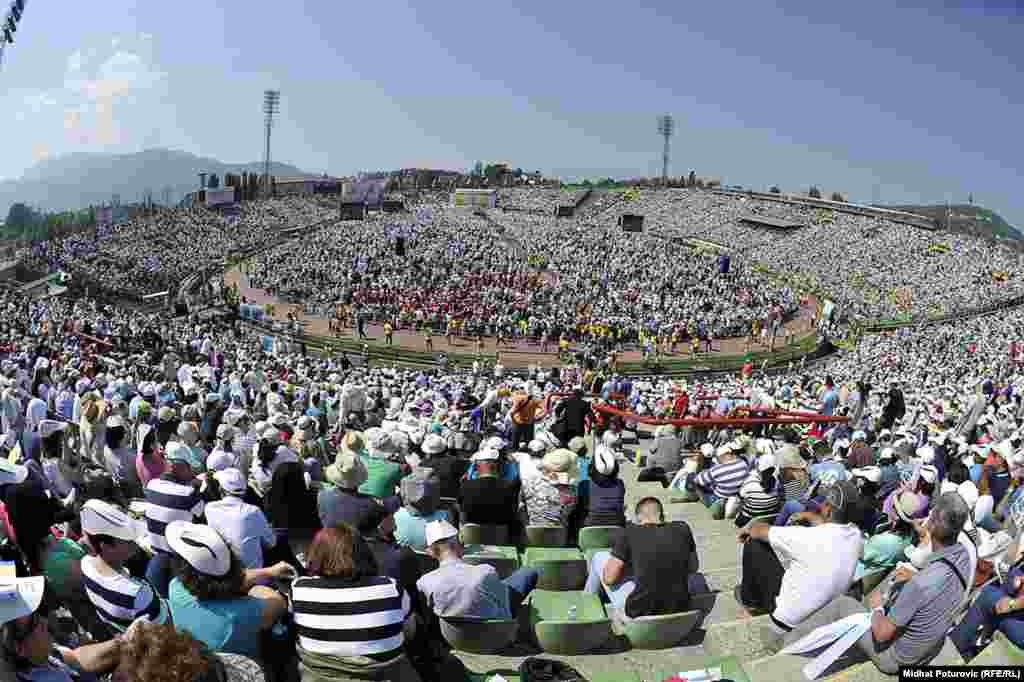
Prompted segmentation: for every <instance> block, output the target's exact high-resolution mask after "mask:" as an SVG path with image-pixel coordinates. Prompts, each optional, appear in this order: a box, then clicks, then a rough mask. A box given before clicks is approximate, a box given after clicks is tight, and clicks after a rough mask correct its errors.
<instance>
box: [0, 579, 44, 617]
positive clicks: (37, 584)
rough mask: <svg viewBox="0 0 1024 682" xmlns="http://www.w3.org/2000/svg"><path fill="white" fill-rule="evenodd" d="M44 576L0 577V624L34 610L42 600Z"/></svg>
mask: <svg viewBox="0 0 1024 682" xmlns="http://www.w3.org/2000/svg"><path fill="white" fill-rule="evenodd" d="M45 589H46V578H44V577H43V576H41V575H37V576H34V577H32V578H2V579H0V625H3V624H5V623H10V622H11V621H12V620H17V619H19V618H24V617H25V616H28V615H30V614H33V613H35V612H36V609H38V608H39V605H40V604H41V603H42V602H43V592H44V590H45Z"/></svg>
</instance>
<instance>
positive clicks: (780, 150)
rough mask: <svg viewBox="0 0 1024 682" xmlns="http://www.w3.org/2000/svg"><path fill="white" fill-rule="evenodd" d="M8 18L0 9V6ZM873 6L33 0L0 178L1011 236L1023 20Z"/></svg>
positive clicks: (1016, 6)
mask: <svg viewBox="0 0 1024 682" xmlns="http://www.w3.org/2000/svg"><path fill="white" fill-rule="evenodd" d="M2 2H3V4H5V5H6V4H8V2H9V0H2ZM980 4H982V3H974V7H972V8H950V7H949V6H948V5H949V3H946V5H947V6H946V7H943V6H941V5H940V3H938V2H935V3H928V4H922V5H921V6H919V7H916V8H913V9H911V8H905V9H903V8H894V7H893V6H892V4H891V3H888V2H843V3H833V2H826V3H822V2H815V3H811V2H799V3H798V2H794V3H786V4H778V5H774V4H773V3H769V2H724V3H719V2H698V3H695V2H657V3H647V5H646V6H645V7H642V8H633V7H631V6H630V3H622V2H618V3H602V2H593V1H591V2H575V1H570V0H561V1H559V2H521V3H518V6H517V3H503V4H502V5H500V6H499V5H492V4H491V3H488V2H486V1H484V2H477V3H469V2H462V1H461V0H458V1H457V0H443V1H441V2H437V1H435V2H424V3H405V2H395V1H392V0H376V1H367V2H352V1H351V0H346V1H344V2H337V1H330V0H292V1H290V2H268V1H265V0H260V1H258V2H251V1H250V2H242V1H241V0H237V1H236V0H222V1H221V2H216V1H213V2H211V1H209V0H208V1H206V2H194V1H192V0H175V1H174V2H156V1H154V0H146V1H144V2H142V1H140V2H129V1H127V0H102V1H101V2H54V1H52V0H29V3H28V6H27V8H26V12H25V17H24V18H23V20H22V25H21V29H20V30H19V31H18V33H17V35H16V36H15V40H16V42H15V44H14V45H13V46H10V47H9V48H8V50H7V53H6V55H5V57H4V65H3V70H2V72H0V126H2V130H3V131H4V132H3V135H2V137H0V149H2V151H0V178H13V177H19V176H20V175H21V174H22V172H23V171H24V170H25V169H26V168H27V167H29V166H30V165H32V163H34V161H35V160H37V159H40V158H44V157H46V156H52V155H58V154H62V153H66V152H69V151H78V150H82V151H86V150H107V151H137V150H139V149H143V148H147V147H155V146H166V147H171V148H177V149H183V150H186V151H190V152H194V153H199V154H203V155H208V156H213V157H216V158H219V159H222V160H224V161H233V162H234V161H237V162H241V161H252V160H257V159H260V158H261V157H262V153H263V151H262V150H263V147H262V115H261V112H260V108H261V95H262V90H263V89H264V88H267V87H275V88H279V89H280V90H281V91H282V102H281V115H280V119H279V123H278V125H277V127H276V131H275V135H274V144H273V147H274V157H275V158H276V159H278V160H282V161H287V162H291V163H294V164H296V165H298V166H300V167H302V168H304V169H306V170H309V171H315V172H329V173H335V174H349V173H353V172H355V171H358V170H366V169H384V168H395V167H402V166H412V165H420V166H439V167H451V168H467V167H469V166H471V165H472V163H473V161H474V160H476V159H481V160H485V161H487V160H507V161H509V162H511V163H513V164H515V165H519V166H522V167H524V168H528V169H529V170H535V169H539V170H541V171H542V172H545V173H560V174H580V173H583V174H593V175H599V174H614V175H627V174H628V175H633V174H650V173H658V172H660V150H661V145H660V140H659V139H658V137H657V135H656V124H655V117H656V115H657V114H659V113H662V112H667V113H672V114H674V115H675V117H676V121H677V124H678V132H677V134H676V136H675V138H674V140H673V163H672V168H671V171H672V173H674V174H682V173H685V172H687V171H688V170H689V169H691V168H694V169H696V170H697V172H698V174H700V175H705V176H715V177H720V178H722V179H723V180H724V181H725V182H726V183H728V184H739V185H744V186H750V187H755V188H761V189H766V188H767V187H769V186H770V185H772V184H778V185H780V186H781V187H782V188H783V189H786V190H806V188H807V187H808V186H809V185H810V184H811V183H817V184H818V185H819V186H820V187H821V188H822V189H823V190H824V191H827V192H830V191H832V190H839V191H842V192H845V193H847V194H848V195H849V196H850V198H851V199H853V200H861V201H872V200H880V201H883V202H889V203H892V202H901V201H913V202H919V201H920V202H936V203H939V202H943V201H946V200H950V201H954V202H959V201H966V199H967V195H968V193H969V192H973V194H974V197H975V201H976V202H977V203H980V204H982V205H985V206H989V207H991V208H993V209H995V210H997V211H999V212H1001V213H1003V215H1004V217H1006V218H1007V219H1008V220H1010V221H1011V222H1013V223H1015V224H1016V225H1018V226H1021V227H1024V191H1022V187H1021V179H1022V177H1021V176H1022V175H1024V174H1022V172H1021V168H1022V167H1024V163H1022V161H1021V159H1022V152H1024V143H1022V139H1024V136H1022V134H1021V130H1020V126H1021V121H1022V120H1024V92H1022V88H1021V85H1022V78H1021V73H1024V41H1022V40H1021V36H1022V35H1024V10H1022V9H1021V3H1020V2H1013V1H1006V0H1004V1H1003V2H1001V3H984V8H983V9H979V8H978V5H980Z"/></svg>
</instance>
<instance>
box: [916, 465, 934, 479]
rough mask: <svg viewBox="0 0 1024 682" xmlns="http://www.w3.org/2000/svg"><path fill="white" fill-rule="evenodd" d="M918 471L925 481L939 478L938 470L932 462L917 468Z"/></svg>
mask: <svg viewBox="0 0 1024 682" xmlns="http://www.w3.org/2000/svg"><path fill="white" fill-rule="evenodd" d="M918 473H919V474H921V478H923V479H924V480H925V482H926V483H935V481H937V480H938V479H939V470H938V469H936V468H935V466H934V465H932V464H925V465H924V466H922V467H921V468H920V469H919V470H918Z"/></svg>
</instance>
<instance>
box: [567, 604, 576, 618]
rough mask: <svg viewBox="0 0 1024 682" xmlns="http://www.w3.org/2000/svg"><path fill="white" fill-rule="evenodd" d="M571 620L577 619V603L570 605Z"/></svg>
mask: <svg viewBox="0 0 1024 682" xmlns="http://www.w3.org/2000/svg"><path fill="white" fill-rule="evenodd" d="M569 620H570V621H575V620H576V606H575V605H573V606H570V607H569Z"/></svg>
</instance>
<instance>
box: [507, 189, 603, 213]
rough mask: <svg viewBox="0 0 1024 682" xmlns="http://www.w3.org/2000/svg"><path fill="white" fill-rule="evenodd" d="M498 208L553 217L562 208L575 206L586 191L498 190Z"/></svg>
mask: <svg viewBox="0 0 1024 682" xmlns="http://www.w3.org/2000/svg"><path fill="white" fill-rule="evenodd" d="M497 192H498V196H497V207H498V208H500V209H503V210H504V209H507V210H512V211H525V212H527V213H537V214H539V215H545V216H553V215H554V214H555V210H556V209H557V208H558V207H560V206H575V205H576V202H578V201H579V200H580V199H582V198H583V195H584V193H585V192H586V190H584V189H575V190H565V189H561V188H559V187H514V188H507V189H504V188H503V189H499V190H497Z"/></svg>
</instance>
